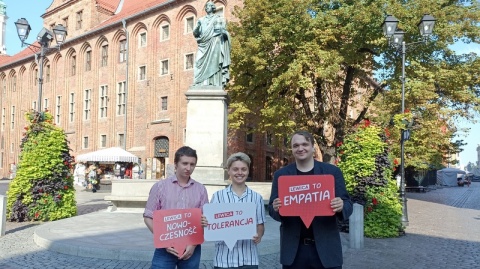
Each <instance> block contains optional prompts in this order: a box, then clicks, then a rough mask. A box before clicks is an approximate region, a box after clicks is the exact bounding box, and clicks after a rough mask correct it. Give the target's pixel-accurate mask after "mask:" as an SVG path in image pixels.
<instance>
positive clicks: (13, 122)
mask: <svg viewBox="0 0 480 269" xmlns="http://www.w3.org/2000/svg"><path fill="white" fill-rule="evenodd" d="M10 124H11V125H10V129H12V130H13V129H15V106H12V114H11V118H10Z"/></svg>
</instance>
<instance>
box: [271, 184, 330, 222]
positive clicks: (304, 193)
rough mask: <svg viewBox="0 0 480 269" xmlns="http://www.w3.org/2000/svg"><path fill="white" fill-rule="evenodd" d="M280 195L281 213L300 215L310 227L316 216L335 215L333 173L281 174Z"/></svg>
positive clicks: (283, 214)
mask: <svg viewBox="0 0 480 269" xmlns="http://www.w3.org/2000/svg"><path fill="white" fill-rule="evenodd" d="M278 197H279V198H280V201H281V202H282V206H281V207H280V211H279V213H280V215H282V216H300V218H301V219H302V221H303V223H304V224H305V226H307V228H308V227H310V224H311V223H312V220H313V218H314V217H315V216H333V215H334V214H335V212H333V209H332V208H331V206H330V201H331V200H332V199H333V198H335V179H334V178H333V175H303V176H281V177H280V178H278Z"/></svg>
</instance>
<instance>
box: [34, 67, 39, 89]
mask: <svg viewBox="0 0 480 269" xmlns="http://www.w3.org/2000/svg"><path fill="white" fill-rule="evenodd" d="M33 74H34V77H33V85H35V86H37V83H38V69H35V71H34V73H33Z"/></svg>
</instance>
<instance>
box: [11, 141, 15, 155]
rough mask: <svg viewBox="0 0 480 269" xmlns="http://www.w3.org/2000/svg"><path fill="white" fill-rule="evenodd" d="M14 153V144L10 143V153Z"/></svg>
mask: <svg viewBox="0 0 480 269" xmlns="http://www.w3.org/2000/svg"><path fill="white" fill-rule="evenodd" d="M14 152H15V144H14V143H11V144H10V153H14Z"/></svg>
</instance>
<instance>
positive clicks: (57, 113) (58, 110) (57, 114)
mask: <svg viewBox="0 0 480 269" xmlns="http://www.w3.org/2000/svg"><path fill="white" fill-rule="evenodd" d="M61 113H62V96H60V95H59V96H57V105H56V107H55V124H60V118H61Z"/></svg>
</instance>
